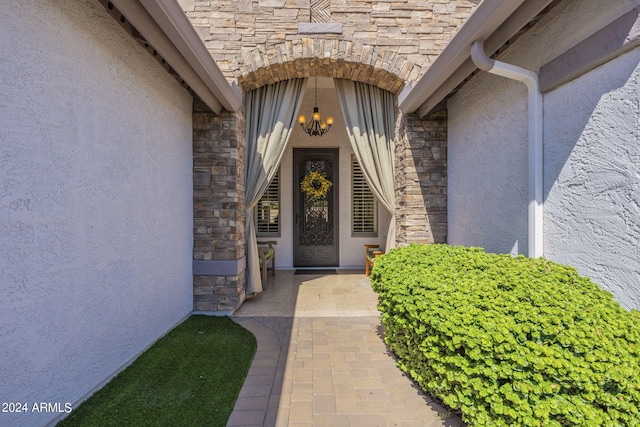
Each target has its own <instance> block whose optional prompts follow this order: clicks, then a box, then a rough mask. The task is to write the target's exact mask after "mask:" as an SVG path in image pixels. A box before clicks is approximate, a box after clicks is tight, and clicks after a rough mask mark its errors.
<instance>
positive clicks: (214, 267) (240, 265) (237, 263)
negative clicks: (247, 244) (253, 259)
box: [192, 257, 247, 276]
mask: <svg viewBox="0 0 640 427" xmlns="http://www.w3.org/2000/svg"><path fill="white" fill-rule="evenodd" d="M246 266H247V258H246V257H242V258H240V259H233V260H202V259H194V260H193V264H192V269H193V275H194V276H237V275H239V274H240V273H241V272H242V271H244V270H245V268H246Z"/></svg>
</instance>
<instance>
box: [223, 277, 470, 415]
mask: <svg viewBox="0 0 640 427" xmlns="http://www.w3.org/2000/svg"><path fill="white" fill-rule="evenodd" d="M269 279H270V282H269V287H268V289H267V291H266V292H264V293H262V294H260V295H259V296H257V297H255V298H252V299H251V300H249V301H247V302H245V304H244V305H243V306H242V307H241V308H240V309H239V310H238V311H237V312H236V313H235V315H234V317H233V320H235V321H236V322H237V323H239V324H240V325H242V326H243V327H245V328H246V329H248V330H249V331H251V332H252V333H253V334H254V335H255V336H256V338H257V341H258V350H257V352H256V356H255V358H254V361H253V364H252V366H251V369H250V371H249V374H248V376H247V379H246V380H245V383H244V385H243V388H242V390H241V392H240V396H239V398H238V401H237V402H236V406H235V408H234V410H233V413H232V414H231V417H230V418H229V422H228V423H227V426H228V427H237V426H243V427H249V426H317V427H320V426H331V427H340V426H366V427H376V426H380V427H385V426H407V427H409V426H416V427H417V426H451V427H456V426H462V425H463V423H462V421H461V420H460V418H459V417H457V416H453V415H450V414H448V413H447V411H446V410H445V409H444V408H443V407H442V406H440V405H439V404H438V403H436V402H434V401H433V400H432V399H431V398H429V397H428V396H426V395H424V394H423V393H422V392H421V391H420V390H419V389H417V388H416V387H415V386H414V384H413V382H412V381H411V380H410V379H409V378H407V377H406V376H405V375H404V374H403V373H402V372H401V371H400V370H399V369H398V368H397V367H396V366H395V361H394V359H393V357H392V356H391V355H390V354H389V352H388V350H387V347H386V346H385V344H384V342H383V334H384V330H383V327H382V326H381V324H380V320H379V315H378V312H377V309H376V303H377V297H376V295H375V293H374V292H373V291H372V290H371V288H370V284H369V280H368V279H367V278H365V277H364V275H363V274H362V272H360V271H358V272H353V271H340V270H339V271H338V274H337V275H327V276H319V275H295V274H293V271H282V270H279V271H277V272H276V277H273V278H271V277H270V278H269Z"/></svg>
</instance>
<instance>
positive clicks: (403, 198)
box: [396, 111, 447, 245]
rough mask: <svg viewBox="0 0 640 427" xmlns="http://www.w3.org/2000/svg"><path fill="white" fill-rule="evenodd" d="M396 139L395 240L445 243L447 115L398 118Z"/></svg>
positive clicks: (411, 115)
mask: <svg viewBox="0 0 640 427" xmlns="http://www.w3.org/2000/svg"><path fill="white" fill-rule="evenodd" d="M397 135H399V137H398V138H397V139H396V206H397V211H396V241H397V242H398V244H400V245H403V244H410V243H446V241H447V112H446V111H440V112H437V113H434V114H432V115H430V116H428V117H426V118H425V119H422V120H421V119H420V118H419V117H418V116H417V115H415V114H410V115H408V116H404V117H401V118H400V119H399V124H398V126H397Z"/></svg>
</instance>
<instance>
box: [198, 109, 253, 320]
mask: <svg viewBox="0 0 640 427" xmlns="http://www.w3.org/2000/svg"><path fill="white" fill-rule="evenodd" d="M244 151H245V142H244V112H242V111H239V112H238V113H229V112H226V111H223V112H222V113H220V115H219V116H216V115H215V114H213V113H211V112H208V111H206V110H204V109H202V108H199V107H198V106H197V105H194V113H193V158H194V160H193V210H194V220H193V236H194V242H193V243H194V244H193V300H194V309H195V310H198V311H233V310H235V309H237V308H238V307H240V305H241V304H242V302H243V301H244V299H245V266H246V261H245V236H244V225H245V208H244V206H245V203H244Z"/></svg>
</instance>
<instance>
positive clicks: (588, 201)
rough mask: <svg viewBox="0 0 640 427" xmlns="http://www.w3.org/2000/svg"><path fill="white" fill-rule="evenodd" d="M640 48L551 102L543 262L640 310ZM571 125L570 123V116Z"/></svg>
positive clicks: (551, 95) (548, 99)
mask: <svg viewBox="0 0 640 427" xmlns="http://www.w3.org/2000/svg"><path fill="white" fill-rule="evenodd" d="M639 63H640V49H638V48H636V49H635V50H634V51H632V52H628V53H627V54H625V55H623V56H622V57H620V58H618V59H616V60H614V61H611V62H609V63H608V64H605V65H604V66H602V67H599V68H597V69H596V70H594V71H592V72H590V73H588V74H587V75H585V76H583V77H582V78H580V79H578V80H575V81H573V82H570V83H568V84H566V85H564V86H562V87H560V88H558V89H557V90H555V91H552V92H550V93H549V94H547V96H546V101H545V114H546V117H547V119H546V120H545V124H546V128H545V152H544V156H545V159H546V161H545V171H544V177H545V183H546V185H545V195H546V202H545V213H546V214H545V227H544V230H545V256H546V257H547V258H550V259H553V260H556V261H558V262H561V263H564V264H569V265H573V266H575V267H577V268H578V270H579V271H580V273H581V274H584V275H586V276H589V277H591V278H593V280H594V281H595V282H597V283H600V284H602V285H604V286H605V287H606V288H607V289H608V290H609V291H611V292H613V294H614V295H615V297H616V299H617V300H618V301H619V302H620V303H621V304H622V305H624V306H626V307H628V308H636V309H640V122H639V121H638V118H639V117H640V65H638V64H639ZM568 111H571V112H572V115H573V118H574V121H573V123H567V120H566V119H565V114H566V112H568Z"/></svg>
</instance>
